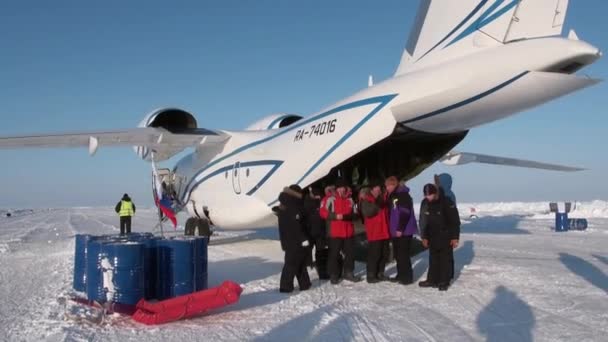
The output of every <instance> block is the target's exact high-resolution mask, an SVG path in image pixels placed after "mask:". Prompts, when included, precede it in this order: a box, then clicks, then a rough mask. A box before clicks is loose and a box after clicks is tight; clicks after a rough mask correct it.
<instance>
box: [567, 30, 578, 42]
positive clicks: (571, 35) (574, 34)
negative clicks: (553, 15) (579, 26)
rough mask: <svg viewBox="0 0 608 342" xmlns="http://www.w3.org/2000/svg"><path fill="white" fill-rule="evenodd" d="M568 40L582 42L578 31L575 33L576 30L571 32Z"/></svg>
mask: <svg viewBox="0 0 608 342" xmlns="http://www.w3.org/2000/svg"><path fill="white" fill-rule="evenodd" d="M568 39H570V40H580V39H579V38H578V34H576V31H574V29H572V30H570V32H569V33H568Z"/></svg>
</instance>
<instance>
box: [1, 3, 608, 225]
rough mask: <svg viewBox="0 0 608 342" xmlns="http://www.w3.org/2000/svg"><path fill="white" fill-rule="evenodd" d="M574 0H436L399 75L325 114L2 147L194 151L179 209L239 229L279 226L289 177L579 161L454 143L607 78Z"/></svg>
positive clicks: (177, 179) (180, 119)
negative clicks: (594, 70)
mask: <svg viewBox="0 0 608 342" xmlns="http://www.w3.org/2000/svg"><path fill="white" fill-rule="evenodd" d="M567 9H568V1H567V0H536V1H517V0H515V1H505V0H461V1H453V0H423V1H422V3H421V6H420V10H419V12H418V16H417V18H416V21H415V24H414V27H413V30H412V32H411V35H410V39H409V42H408V43H407V46H406V49H405V51H404V52H403V56H402V58H401V61H400V63H399V65H398V67H397V70H396V72H395V74H394V75H393V77H391V78H389V79H387V80H385V81H383V82H381V83H378V84H374V82H373V80H372V79H371V78H370V81H369V84H368V87H367V88H365V89H363V90H361V91H358V92H357V93H355V94H353V95H351V96H349V97H347V98H345V99H343V100H340V101H338V102H336V103H335V104H333V105H331V106H329V107H327V108H324V109H322V110H320V111H318V112H316V113H314V114H312V115H309V116H306V117H302V116H300V115H295V114H287V113H283V114H275V115H270V116H267V117H265V118H263V119H261V120H259V121H257V122H256V123H254V124H252V125H251V126H249V127H247V128H246V129H245V130H242V131H228V130H211V129H205V128H201V127H199V125H198V122H197V120H196V119H195V117H194V115H193V114H192V113H190V112H188V111H186V110H183V109H178V108H162V109H158V110H155V111H153V112H151V113H150V114H148V115H146V117H145V118H144V119H143V121H142V122H141V124H140V125H139V127H138V128H135V129H126V130H106V131H100V132H80V133H72V134H55V135H53V134H51V135H32V136H20V137H3V138H0V148H17V147H73V146H83V147H87V146H88V148H89V152H90V153H91V154H94V153H95V152H96V151H97V149H98V147H99V146H117V145H122V146H136V147H135V150H136V152H137V154H138V155H139V157H141V158H142V159H144V160H147V161H162V160H166V159H168V158H170V157H172V156H174V155H176V154H177V153H179V152H181V151H183V150H184V149H186V148H193V149H194V151H193V152H192V153H191V154H189V155H188V156H186V157H184V158H183V159H182V160H181V161H179V162H178V163H177V165H176V166H175V167H174V168H173V169H172V170H164V173H163V175H162V176H161V177H163V178H164V180H166V181H167V182H168V184H169V185H170V187H171V188H172V189H173V190H174V191H175V193H176V195H177V196H176V199H177V200H176V201H175V202H176V203H179V204H178V205H177V206H178V208H176V209H178V210H186V211H187V212H188V214H189V215H190V216H191V217H192V218H193V219H211V220H212V221H213V223H215V224H216V225H218V226H221V227H223V228H227V229H231V228H234V229H240V228H253V227H267V226H269V225H276V217H275V215H273V213H272V211H271V207H273V206H274V205H276V203H277V201H278V200H277V197H278V194H279V192H280V191H281V189H282V188H283V187H284V186H285V185H288V184H299V185H300V186H302V187H306V186H309V185H313V184H320V183H326V182H327V181H328V180H331V179H333V178H334V177H335V176H336V175H338V174H340V175H341V176H343V177H347V178H348V179H350V180H352V181H353V183H359V184H361V183H364V182H365V180H366V179H372V178H379V177H383V176H386V175H396V176H398V177H400V178H402V179H409V178H412V177H414V176H416V175H417V174H419V173H420V172H421V171H423V170H424V169H426V168H428V167H429V166H431V165H432V164H433V163H435V162H437V161H441V162H443V163H446V164H448V165H460V164H465V163H469V162H482V163H490V164H498V165H512V166H520V167H532V168H541V169H548V170H558V171H577V170H580V168H574V167H566V166H559V165H551V164H544V163H537V162H532V161H525V160H518V159H510V158H500V157H494V156H487V155H480V154H472V153H460V152H455V151H453V150H452V149H453V148H454V147H455V146H456V145H457V144H458V143H460V142H461V141H462V140H463V139H464V138H465V137H466V135H467V133H468V132H469V130H471V129H473V128H476V127H479V126H482V125H484V124H487V123H490V122H493V121H496V120H499V119H502V118H505V117H508V116H511V115H513V114H515V113H518V112H521V111H524V110H527V109H530V108H532V107H535V106H538V105H541V104H543V103H545V102H548V101H550V100H553V99H556V98H559V97H561V96H564V95H566V94H569V93H571V92H574V91H576V90H579V89H582V88H585V87H588V86H591V85H593V84H595V83H597V82H598V80H595V79H591V78H589V77H586V76H582V75H576V74H575V72H577V71H578V70H580V69H582V68H584V67H585V66H588V65H590V64H592V63H594V62H595V61H597V60H598V59H599V58H600V57H601V55H602V54H601V52H600V50H599V49H598V48H597V47H594V46H592V45H590V44H588V43H586V42H584V41H581V40H579V39H578V37H577V35H576V33H574V31H571V32H570V34H569V35H568V37H561V36H560V35H561V34H562V28H563V23H564V20H565V17H566V12H567ZM234 89H237V90H238V84H235V85H234ZM302 96H306V94H302ZM225 105H227V106H230V104H229V103H227V104H225ZM83 112H86V109H83ZM395 152H397V153H395Z"/></svg>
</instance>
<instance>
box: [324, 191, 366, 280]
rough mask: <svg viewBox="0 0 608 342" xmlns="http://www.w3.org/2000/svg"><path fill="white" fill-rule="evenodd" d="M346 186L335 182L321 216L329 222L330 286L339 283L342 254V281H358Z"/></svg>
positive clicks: (351, 201)
mask: <svg viewBox="0 0 608 342" xmlns="http://www.w3.org/2000/svg"><path fill="white" fill-rule="evenodd" d="M346 194H347V184H346V181H345V180H343V179H338V181H337V182H336V195H335V196H332V197H330V198H328V199H327V201H326V203H325V206H324V209H323V210H322V211H321V215H322V216H326V219H327V221H328V222H329V258H328V259H329V260H328V266H329V277H330V282H331V283H332V284H334V285H335V284H338V283H339V282H340V266H339V264H340V261H339V259H340V253H342V254H344V265H343V267H344V273H343V274H344V279H345V280H348V281H353V282H356V281H359V280H361V279H360V278H358V277H355V275H354V271H355V256H354V245H355V241H354V235H355V225H354V224H353V220H354V219H355V217H354V216H355V215H354V213H353V205H354V203H353V200H352V199H351V198H349V197H348V196H347V195H346Z"/></svg>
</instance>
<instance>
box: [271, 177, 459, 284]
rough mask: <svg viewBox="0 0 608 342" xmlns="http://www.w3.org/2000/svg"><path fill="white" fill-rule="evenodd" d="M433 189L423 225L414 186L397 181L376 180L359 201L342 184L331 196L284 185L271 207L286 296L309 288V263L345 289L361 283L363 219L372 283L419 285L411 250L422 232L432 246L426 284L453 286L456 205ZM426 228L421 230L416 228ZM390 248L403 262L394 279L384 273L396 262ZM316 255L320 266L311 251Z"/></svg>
mask: <svg viewBox="0 0 608 342" xmlns="http://www.w3.org/2000/svg"><path fill="white" fill-rule="evenodd" d="M447 191H448V192H446V190H444V189H443V188H442V187H441V186H439V181H438V179H437V178H436V179H435V184H431V183H429V184H427V185H425V186H424V188H423V193H424V200H423V201H422V203H421V207H420V211H419V213H420V216H419V219H418V220H417V218H416V215H415V211H414V204H413V200H412V197H411V195H410V189H409V188H408V187H407V186H406V185H405V184H401V183H400V182H399V180H398V179H397V178H396V177H389V178H387V179H386V180H384V181H372V182H370V183H369V185H367V186H365V187H363V188H361V189H359V191H358V196H356V198H357V200H355V197H354V196H353V192H352V190H351V188H350V187H349V185H348V184H347V182H346V181H345V180H344V179H338V180H337V181H336V182H335V185H333V186H328V187H326V188H325V191H321V190H320V189H317V188H314V187H312V188H309V189H307V190H306V191H304V190H303V189H302V188H301V187H300V186H298V185H291V186H289V187H286V188H285V189H284V190H283V192H281V194H280V195H279V206H277V207H275V208H273V210H274V211H275V213H276V214H277V215H278V218H279V236H280V240H281V247H282V249H283V251H284V252H285V264H284V266H283V270H282V272H281V280H280V288H279V290H280V291H281V292H292V291H293V290H294V278H296V279H297V281H298V285H299V288H300V290H301V291H305V290H308V289H309V288H310V287H311V281H310V278H309V275H308V270H307V267H308V266H313V265H314V266H315V267H316V269H317V272H318V274H319V279H324V280H329V281H330V283H331V284H334V285H335V284H339V283H340V282H341V281H342V280H346V281H351V282H358V281H360V280H362V279H361V277H359V276H357V275H355V272H354V271H355V256H354V252H355V223H356V222H357V221H358V220H362V221H363V224H364V225H365V232H366V235H367V241H368V251H367V277H366V280H367V282H368V283H378V282H381V281H392V282H396V283H399V284H403V285H409V284H411V283H412V282H413V271H412V264H411V259H410V246H411V244H412V239H413V236H414V235H416V234H419V235H420V237H421V238H422V244H423V246H424V247H425V248H428V249H429V271H428V274H427V278H426V280H424V281H421V282H419V283H418V284H419V286H421V287H435V288H438V289H439V290H441V291H445V290H447V289H448V287H449V285H450V282H451V280H452V278H453V276H454V257H453V249H454V248H456V247H457V246H458V243H459V235H460V218H459V215H458V210H457V208H456V204H455V201H453V200H452V199H451V198H450V195H451V191H450V190H449V189H448V190H447ZM418 226H420V232H419V231H418ZM390 245H392V252H393V257H394V259H395V261H396V264H397V274H396V276H395V277H393V278H388V277H387V276H386V275H385V267H386V264H387V263H388V262H389V261H390V260H389V258H390ZM313 248H314V250H315V253H314V255H315V256H314V261H313V258H312V250H313Z"/></svg>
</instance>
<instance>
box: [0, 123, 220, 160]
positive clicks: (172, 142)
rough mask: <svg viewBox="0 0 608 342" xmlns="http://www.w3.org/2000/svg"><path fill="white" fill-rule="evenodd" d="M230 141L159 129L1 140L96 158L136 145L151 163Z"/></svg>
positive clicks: (9, 145)
mask: <svg viewBox="0 0 608 342" xmlns="http://www.w3.org/2000/svg"><path fill="white" fill-rule="evenodd" d="M229 138H230V136H229V135H228V134H226V133H224V132H220V131H212V130H207V129H191V130H185V131H181V132H179V133H172V132H170V131H168V130H166V129H164V128H159V127H156V128H155V127H140V128H131V129H125V130H107V131H92V132H75V133H62V134H35V135H24V136H9V137H0V149H17V148H28V147H36V148H40V147H46V148H61V147H88V148H89V153H90V154H91V155H93V154H95V152H96V151H97V149H98V148H99V147H100V146H134V147H135V148H136V152H137V153H138V154H139V156H140V157H141V158H142V159H145V160H150V157H151V153H150V152H154V159H155V160H156V161H161V160H165V159H168V158H170V157H171V156H173V155H175V154H176V153H179V152H181V151H182V150H184V149H185V148H187V147H198V146H200V145H203V144H204V145H208V144H224V143H225V142H226V141H227V140H228V139H229Z"/></svg>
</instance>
